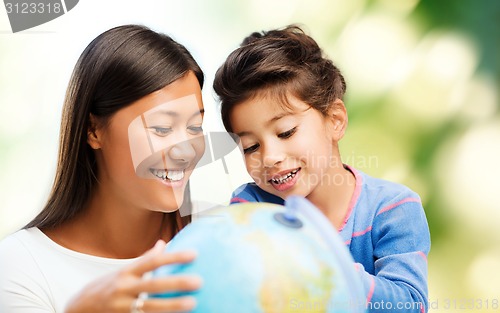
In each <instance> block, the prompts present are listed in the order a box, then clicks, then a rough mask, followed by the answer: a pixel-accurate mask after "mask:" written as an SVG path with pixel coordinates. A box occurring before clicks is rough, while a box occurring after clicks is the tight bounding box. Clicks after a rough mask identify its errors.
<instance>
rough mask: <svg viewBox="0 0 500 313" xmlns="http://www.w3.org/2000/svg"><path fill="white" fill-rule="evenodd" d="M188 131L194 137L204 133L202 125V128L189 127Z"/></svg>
mask: <svg viewBox="0 0 500 313" xmlns="http://www.w3.org/2000/svg"><path fill="white" fill-rule="evenodd" d="M188 131H189V132H190V133H191V134H193V135H197V134H199V133H201V132H203V127H202V126H201V125H200V126H189V127H188Z"/></svg>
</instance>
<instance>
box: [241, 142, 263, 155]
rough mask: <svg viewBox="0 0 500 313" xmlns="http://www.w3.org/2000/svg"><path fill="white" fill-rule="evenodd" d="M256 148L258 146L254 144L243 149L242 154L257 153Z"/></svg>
mask: <svg viewBox="0 0 500 313" xmlns="http://www.w3.org/2000/svg"><path fill="white" fill-rule="evenodd" d="M258 148H259V144H254V145H253V146H250V147H248V148H244V149H243V153H244V154H248V153H252V152H255V151H257V149H258Z"/></svg>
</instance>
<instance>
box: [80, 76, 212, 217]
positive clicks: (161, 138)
mask: <svg viewBox="0 0 500 313" xmlns="http://www.w3.org/2000/svg"><path fill="white" fill-rule="evenodd" d="M203 113H204V110H203V102H202V98H201V88H200V85H199V83H198V80H197V79H196V76H195V75H194V74H193V73H191V72H189V73H188V74H187V75H185V76H184V77H182V78H180V79H178V80H177V81H175V82H173V83H171V84H170V85H167V86H166V87H164V88H163V89H160V90H158V91H156V92H153V93H151V94H149V95H147V96H145V97H143V98H141V99H139V100H138V101H136V102H134V103H132V104H131V105H129V106H127V107H125V108H123V109H121V110H119V111H118V112H116V113H115V114H114V115H113V116H112V117H111V119H110V121H109V124H108V125H105V126H103V127H100V128H99V127H98V128H97V129H96V132H95V133H96V136H95V138H93V139H89V144H90V145H91V146H92V147H93V148H94V149H96V157H97V161H98V181H99V184H98V186H99V188H100V191H101V193H102V194H106V195H107V196H106V199H110V200H111V201H112V202H113V203H116V202H118V204H120V203H121V204H123V205H126V206H130V205H132V206H135V207H139V208H144V209H148V210H151V211H162V212H171V211H175V210H177V209H178V208H179V207H180V205H181V204H182V202H183V200H184V191H185V188H186V184H187V182H188V179H189V176H190V175H191V172H192V170H193V169H194V167H195V165H196V163H197V162H198V161H199V159H200V158H201V156H202V154H203V152H204V149H205V141H204V137H203V130H202V122H203Z"/></svg>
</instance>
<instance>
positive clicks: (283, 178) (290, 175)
mask: <svg viewBox="0 0 500 313" xmlns="http://www.w3.org/2000/svg"><path fill="white" fill-rule="evenodd" d="M299 171H300V167H299V168H296V169H294V170H291V171H286V172H282V173H280V174H279V175H274V177H273V178H271V179H270V180H269V181H268V182H269V183H271V185H272V186H273V187H274V189H276V190H278V191H286V190H288V189H290V188H292V187H293V186H294V185H295V183H296V182H297V179H298V173H299Z"/></svg>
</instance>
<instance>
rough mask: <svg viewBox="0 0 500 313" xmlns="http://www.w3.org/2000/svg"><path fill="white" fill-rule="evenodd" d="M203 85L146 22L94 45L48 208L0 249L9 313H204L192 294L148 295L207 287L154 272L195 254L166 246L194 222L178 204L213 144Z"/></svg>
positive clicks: (0, 296) (74, 89) (66, 127)
mask: <svg viewBox="0 0 500 313" xmlns="http://www.w3.org/2000/svg"><path fill="white" fill-rule="evenodd" d="M203 80H204V77H203V72H202V71H201V69H200V67H199V66H198V64H197V63H196V62H195V60H194V59H193V57H192V56H191V54H190V53H189V52H188V51H187V50H186V48H185V47H184V46H182V45H180V44H179V43H177V42H175V41H174V40H173V39H171V38H170V37H168V36H166V35H162V34H158V33H156V32H153V31H152V30H150V29H148V28H146V27H142V26H136V25H126V26H120V27H116V28H113V29H110V30H108V31H106V32H104V33H103V34H101V35H99V36H98V37H97V38H95V39H94V40H93V41H92V42H91V43H90V44H89V46H88V47H87V48H86V49H85V51H84V52H83V54H82V55H81V56H80V58H79V60H78V63H77V64H76V67H75V69H74V72H73V75H72V77H71V80H70V82H69V86H68V90H67V94H66V99H65V103H64V108H63V116H62V124H61V135H60V150H59V159H58V164H57V172H56V176H55V180H54V185H53V188H52V192H51V194H50V197H49V199H48V201H47V204H46V205H45V207H44V208H43V210H42V211H41V212H40V213H39V214H38V216H36V217H35V218H34V219H33V220H32V221H31V222H30V223H29V224H28V225H27V226H26V227H25V228H24V229H22V230H20V231H18V232H16V233H14V234H12V235H10V236H8V237H7V238H6V239H4V240H3V241H2V242H1V243H0V312H5V313H42V312H57V313H60V312H68V313H69V312H87V313H88V312H93V313H100V312H101V313H109V312H123V313H128V312H160V311H161V312H173V311H175V312H178V311H189V310H191V309H192V308H193V307H194V305H195V303H194V300H193V299H192V298H190V297H181V298H175V299H143V298H142V297H140V296H139V295H141V294H143V293H145V292H164V291H169V290H171V291H181V290H195V289H197V288H199V286H200V284H201V282H200V279H199V278H198V277H195V276H193V277H188V276H186V277H181V276H179V277H167V278H163V279H144V278H143V274H145V273H147V272H149V271H151V270H153V269H155V268H157V267H159V266H161V265H164V264H170V263H185V262H190V261H192V260H193V259H194V257H195V256H194V254H193V253H192V252H185V253H178V254H163V250H164V247H165V242H168V241H169V240H170V239H171V238H172V237H173V236H174V235H175V234H176V233H177V232H178V231H179V230H180V229H181V228H182V227H184V226H185V225H186V224H187V223H188V222H189V218H186V217H181V215H180V213H179V210H178V209H179V207H180V206H181V205H182V204H183V203H184V204H185V203H186V202H187V201H184V195H185V190H186V186H187V182H188V178H189V176H190V174H191V171H192V170H193V168H194V167H195V164H196V163H197V162H198V160H199V159H200V157H201V155H202V154H203V151H204V147H205V146H204V140H203V134H202V128H201V124H202V121H203V112H204V111H203V102H202V99H201V88H202V86H203ZM42 166H43V165H42ZM153 246H154V248H152V249H151V247H153ZM148 249H151V250H150V251H149V252H148V253H146V254H145V255H144V256H142V257H141V255H143V254H144V253H145V252H146V251H147V250H148Z"/></svg>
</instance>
